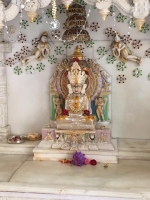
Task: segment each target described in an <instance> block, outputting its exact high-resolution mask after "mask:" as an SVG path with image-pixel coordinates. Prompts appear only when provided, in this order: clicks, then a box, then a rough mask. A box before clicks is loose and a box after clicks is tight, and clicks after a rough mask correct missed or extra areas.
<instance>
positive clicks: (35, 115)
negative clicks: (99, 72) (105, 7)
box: [5, 6, 150, 139]
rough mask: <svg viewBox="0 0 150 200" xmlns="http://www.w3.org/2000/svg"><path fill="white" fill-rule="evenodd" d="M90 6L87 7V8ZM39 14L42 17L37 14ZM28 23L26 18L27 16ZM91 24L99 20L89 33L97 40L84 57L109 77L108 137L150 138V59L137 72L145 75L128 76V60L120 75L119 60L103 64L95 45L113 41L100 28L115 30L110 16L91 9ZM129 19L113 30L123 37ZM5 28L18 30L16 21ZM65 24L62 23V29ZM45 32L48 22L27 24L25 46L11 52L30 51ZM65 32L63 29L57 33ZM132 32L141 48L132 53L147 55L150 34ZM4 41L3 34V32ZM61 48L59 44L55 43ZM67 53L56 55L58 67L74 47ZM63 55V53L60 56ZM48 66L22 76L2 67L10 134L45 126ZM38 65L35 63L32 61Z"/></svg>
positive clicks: (130, 65)
mask: <svg viewBox="0 0 150 200" xmlns="http://www.w3.org/2000/svg"><path fill="white" fill-rule="evenodd" d="M88 8H89V6H88V7H87V10H88ZM39 14H40V15H41V13H39ZM25 18H26V19H27V17H25ZM58 19H59V20H60V22H61V24H62V23H63V22H65V19H66V15H65V14H58ZM88 21H89V25H90V24H91V23H92V22H94V21H95V22H99V25H100V29H99V30H98V32H92V31H90V28H88V29H87V30H88V31H89V33H90V35H91V38H92V39H94V40H95V44H94V46H93V48H86V47H85V45H83V46H84V47H85V51H84V54H85V56H87V57H89V58H94V59H96V60H97V62H98V63H100V64H101V65H102V67H103V68H105V69H106V70H107V71H108V72H109V74H110V75H111V76H112V136H113V137H115V138H116V137H118V138H136V139H150V131H149V130H150V123H149V119H150V106H149V99H150V81H148V79H147V75H148V74H149V73H150V68H149V61H150V59H147V58H144V59H143V61H142V65H141V66H140V68H141V69H142V70H143V76H141V77H139V78H135V77H133V76H132V70H133V69H135V68H136V67H137V66H136V64H134V63H131V62H128V63H127V64H126V65H127V69H125V71H124V72H120V71H118V70H117V68H116V64H117V62H118V61H117V62H115V63H114V64H107V62H106V57H107V56H104V57H103V58H102V59H100V60H99V59H98V58H99V55H98V54H97V52H96V50H97V48H98V47H99V46H105V47H109V46H110V44H111V41H112V38H107V37H106V35H105V34H104V30H105V28H107V27H112V28H113V23H114V21H113V18H112V17H108V18H107V20H106V22H103V21H102V19H101V17H100V16H99V14H98V12H97V10H95V9H93V8H92V12H91V14H90V17H89V19H88ZM127 21H128V19H127V20H126V23H116V30H117V31H118V32H120V34H121V35H124V34H127V33H128V31H129V29H128V24H127ZM149 21H150V17H148V19H147V23H148V22H149ZM9 24H11V25H12V24H13V25H14V26H15V27H16V28H17V29H19V17H17V18H16V19H15V20H13V21H11V22H10V23H9ZM62 26H63V25H62ZM18 31H19V30H17V32H16V33H15V34H14V35H12V38H13V39H16V36H17V34H18ZM43 31H48V33H49V34H50V30H49V29H48V27H47V25H46V23H42V24H40V25H36V24H35V23H34V24H33V25H30V26H29V27H28V28H27V29H26V30H22V32H23V33H24V34H26V36H27V42H26V43H24V44H19V43H13V44H12V47H13V51H12V53H13V54H14V53H15V52H16V51H19V50H20V49H21V47H22V46H23V45H28V46H29V47H31V39H33V38H34V37H39V35H40V33H42V32H43ZM63 32H64V30H63V29H61V33H63ZM130 34H131V37H132V38H133V39H141V40H142V43H143V46H142V47H141V49H140V50H134V52H135V53H136V54H138V55H140V56H142V57H143V56H144V55H145V50H146V49H148V48H149V47H150V32H149V31H148V32H147V33H146V34H144V33H140V32H139V31H138V30H137V29H134V28H131V29H130ZM5 40H8V39H7V36H6V34H5ZM59 44H60V45H62V43H61V42H58V43H56V42H55V46H57V45H59ZM51 45H52V51H51V55H53V54H54V45H53V44H51ZM75 46H76V44H75V45H74V46H73V47H72V48H71V49H69V50H67V51H66V49H65V48H64V47H63V49H64V53H63V55H60V56H57V58H58V61H57V63H59V62H60V61H61V60H62V58H65V57H66V54H67V56H70V55H71V54H72V53H73V50H74V47H75ZM64 54H65V55H64ZM9 57H12V54H7V55H6V58H9ZM43 63H45V65H46V68H45V70H44V71H43V72H36V73H35V74H33V75H28V74H25V72H24V73H23V74H22V75H20V76H18V75H15V74H14V73H13V67H8V66H7V67H6V69H7V95H8V123H9V125H11V131H12V133H13V134H26V133H28V132H30V131H38V132H41V128H42V127H43V126H44V125H45V124H47V123H48V122H49V117H50V114H49V79H50V77H51V76H52V74H53V72H54V71H55V67H56V64H53V65H51V64H49V63H48V62H47V60H44V61H43ZM32 65H33V66H36V62H33V63H32ZM119 74H124V75H125V76H126V77H127V80H126V83H125V84H118V82H117V81H116V77H117V75H119Z"/></svg>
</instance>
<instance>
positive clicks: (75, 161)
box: [72, 151, 85, 166]
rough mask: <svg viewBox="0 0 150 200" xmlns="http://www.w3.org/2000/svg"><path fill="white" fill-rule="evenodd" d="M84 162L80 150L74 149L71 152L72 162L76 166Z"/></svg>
mask: <svg viewBox="0 0 150 200" xmlns="http://www.w3.org/2000/svg"><path fill="white" fill-rule="evenodd" d="M84 162H85V155H84V154H83V153H81V152H77V151H76V152H75V153H74V154H73V158H72V163H73V164H74V165H77V166H82V165H84V164H85V163H84Z"/></svg>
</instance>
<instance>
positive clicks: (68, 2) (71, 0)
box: [61, 0, 73, 10]
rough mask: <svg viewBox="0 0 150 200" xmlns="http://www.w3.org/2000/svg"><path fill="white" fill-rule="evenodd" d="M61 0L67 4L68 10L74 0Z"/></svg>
mask: <svg viewBox="0 0 150 200" xmlns="http://www.w3.org/2000/svg"><path fill="white" fill-rule="evenodd" d="M61 2H62V3H63V4H64V5H65V8H66V10H68V8H69V6H70V4H71V3H72V2H73V0H61Z"/></svg>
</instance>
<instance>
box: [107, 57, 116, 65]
mask: <svg viewBox="0 0 150 200" xmlns="http://www.w3.org/2000/svg"><path fill="white" fill-rule="evenodd" d="M115 61H116V58H115V57H114V56H111V55H109V56H108V57H107V63H108V64H113V63H114V62H115Z"/></svg>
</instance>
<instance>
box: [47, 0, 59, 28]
mask: <svg viewBox="0 0 150 200" xmlns="http://www.w3.org/2000/svg"><path fill="white" fill-rule="evenodd" d="M56 11H57V6H56V0H52V17H53V19H52V20H51V22H50V24H49V27H50V29H51V30H56V29H58V28H59V27H60V23H59V21H58V20H57V19H56Z"/></svg>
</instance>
